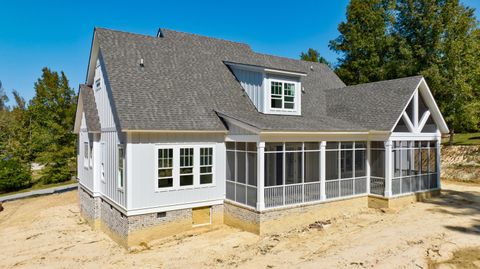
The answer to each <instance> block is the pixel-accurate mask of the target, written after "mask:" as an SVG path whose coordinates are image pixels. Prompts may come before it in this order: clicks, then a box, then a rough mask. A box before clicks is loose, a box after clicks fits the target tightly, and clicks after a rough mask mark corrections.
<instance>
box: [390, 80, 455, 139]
mask: <svg viewBox="0 0 480 269" xmlns="http://www.w3.org/2000/svg"><path fill="white" fill-rule="evenodd" d="M392 131H393V132H394V133H405V132H409V133H437V131H440V132H441V133H448V127H447V124H446V123H445V120H444V119H443V117H442V115H441V112H440V110H439V108H438V106H437V104H436V102H435V100H434V98H433V96H432V93H431V92H430V89H429V88H428V85H427V83H426V82H425V79H422V80H421V81H420V83H419V85H418V87H417V89H416V90H415V92H414V93H413V95H412V97H411V98H410V101H409V103H408V105H407V107H406V108H405V109H404V110H403V112H402V114H401V115H400V118H399V119H398V121H397V124H396V126H395V128H394V129H393V130H392Z"/></svg>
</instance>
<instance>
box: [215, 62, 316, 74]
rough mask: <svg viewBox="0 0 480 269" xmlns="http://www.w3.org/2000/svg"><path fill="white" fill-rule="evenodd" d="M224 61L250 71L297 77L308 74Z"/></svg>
mask: <svg viewBox="0 0 480 269" xmlns="http://www.w3.org/2000/svg"><path fill="white" fill-rule="evenodd" d="M224 63H225V64H226V65H228V66H232V67H235V68H238V69H243V70H248V71H255V72H265V73H272V74H277V75H287V76H297V77H305V76H307V74H306V73H303V72H295V71H287V70H280V69H273V68H267V67H262V66H257V65H250V64H241V63H234V62H229V61H224Z"/></svg>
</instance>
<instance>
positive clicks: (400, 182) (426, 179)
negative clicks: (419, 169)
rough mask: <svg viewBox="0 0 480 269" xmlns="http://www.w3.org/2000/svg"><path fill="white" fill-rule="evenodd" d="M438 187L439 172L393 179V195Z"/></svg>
mask: <svg viewBox="0 0 480 269" xmlns="http://www.w3.org/2000/svg"><path fill="white" fill-rule="evenodd" d="M436 188H438V186H437V173H429V174H423V175H414V176H407V177H401V178H393V179H392V194H393V195H399V194H404V193H413V192H418V191H423V190H429V189H436Z"/></svg>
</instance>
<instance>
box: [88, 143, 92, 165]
mask: <svg viewBox="0 0 480 269" xmlns="http://www.w3.org/2000/svg"><path fill="white" fill-rule="evenodd" d="M89 153H90V154H89V155H88V166H90V168H93V143H90V151H89Z"/></svg>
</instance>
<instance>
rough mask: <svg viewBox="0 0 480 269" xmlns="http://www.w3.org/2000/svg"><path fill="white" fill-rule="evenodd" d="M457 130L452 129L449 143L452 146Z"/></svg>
mask: <svg viewBox="0 0 480 269" xmlns="http://www.w3.org/2000/svg"><path fill="white" fill-rule="evenodd" d="M454 134H455V132H454V131H453V128H452V129H450V137H449V138H448V144H449V145H450V146H451V145H453V136H454Z"/></svg>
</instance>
